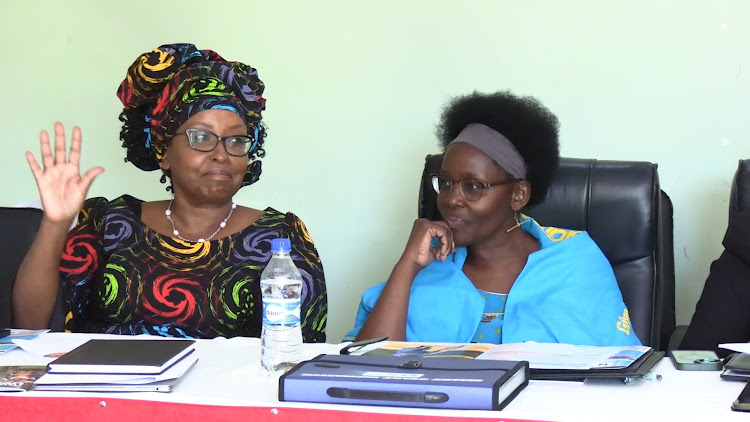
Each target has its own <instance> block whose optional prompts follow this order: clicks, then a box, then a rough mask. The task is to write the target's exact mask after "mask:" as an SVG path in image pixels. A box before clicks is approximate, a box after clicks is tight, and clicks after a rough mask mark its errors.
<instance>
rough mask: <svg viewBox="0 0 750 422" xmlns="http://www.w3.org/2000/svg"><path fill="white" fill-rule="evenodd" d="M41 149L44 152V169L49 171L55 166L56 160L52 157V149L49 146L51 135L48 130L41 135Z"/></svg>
mask: <svg viewBox="0 0 750 422" xmlns="http://www.w3.org/2000/svg"><path fill="white" fill-rule="evenodd" d="M39 149H40V150H41V151H42V164H43V165H44V168H45V169H47V168H50V167H52V166H53V165H55V158H54V157H53V156H52V149H51V148H50V146H49V133H47V131H46V130H43V131H41V132H40V133H39ZM35 161H36V160H35Z"/></svg>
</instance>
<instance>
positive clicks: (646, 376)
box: [622, 371, 662, 384]
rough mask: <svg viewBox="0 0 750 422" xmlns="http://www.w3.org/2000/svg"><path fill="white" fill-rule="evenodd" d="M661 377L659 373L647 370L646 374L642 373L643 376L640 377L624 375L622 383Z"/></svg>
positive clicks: (654, 379)
mask: <svg viewBox="0 0 750 422" xmlns="http://www.w3.org/2000/svg"><path fill="white" fill-rule="evenodd" d="M661 378H662V377H661V374H657V373H656V372H654V371H649V372H648V373H646V375H644V376H642V377H625V378H624V379H623V380H622V382H623V383H624V384H630V383H631V382H633V381H636V380H643V381H661Z"/></svg>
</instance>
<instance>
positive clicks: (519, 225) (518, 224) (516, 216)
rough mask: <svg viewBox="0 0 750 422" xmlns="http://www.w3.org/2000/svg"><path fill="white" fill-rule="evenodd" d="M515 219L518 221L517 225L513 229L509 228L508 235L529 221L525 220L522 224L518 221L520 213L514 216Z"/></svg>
mask: <svg viewBox="0 0 750 422" xmlns="http://www.w3.org/2000/svg"><path fill="white" fill-rule="evenodd" d="M513 219H515V220H516V225H515V226H513V227H511V228H509V229H508V230H506V231H505V232H506V233H510V232H512V231H513V230H515V229H517V228H518V227H521V224H524V223H526V222H527V221H529V220H528V219H526V220H524V221H523V223H521V222H520V221H518V213H517V212H516V213H514V214H513Z"/></svg>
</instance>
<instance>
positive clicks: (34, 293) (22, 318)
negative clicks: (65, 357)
mask: <svg viewBox="0 0 750 422" xmlns="http://www.w3.org/2000/svg"><path fill="white" fill-rule="evenodd" d="M69 227H70V225H69V224H67V223H60V222H54V221H50V220H47V219H46V218H43V219H42V222H41V224H40V226H39V231H38V232H37V235H36V237H35V238H34V242H33V243H32V244H31V248H29V251H28V252H27V253H26V257H25V258H24V259H23V262H22V263H21V266H20V267H19V268H18V273H17V275H16V280H15V283H14V284H13V302H12V303H13V307H12V308H13V326H14V327H17V328H27V329H39V328H47V327H48V326H49V321H50V317H51V316H52V311H53V310H54V308H55V303H56V301H57V291H58V288H59V266H60V256H61V255H62V251H63V248H64V247H65V241H66V239H67V236H68V228H69Z"/></svg>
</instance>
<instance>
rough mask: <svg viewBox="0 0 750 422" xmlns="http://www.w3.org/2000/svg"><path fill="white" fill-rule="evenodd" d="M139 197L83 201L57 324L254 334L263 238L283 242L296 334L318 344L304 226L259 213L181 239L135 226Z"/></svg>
mask: <svg viewBox="0 0 750 422" xmlns="http://www.w3.org/2000/svg"><path fill="white" fill-rule="evenodd" d="M142 202H143V201H141V200H139V199H136V198H134V197H132V196H128V195H124V196H121V197H119V198H117V199H114V200H112V201H107V200H106V199H105V198H91V199H88V200H86V202H85V204H84V207H83V210H82V211H81V214H80V216H79V219H78V225H77V226H76V227H75V228H74V229H73V230H72V231H71V232H70V234H69V236H68V241H67V244H66V246H65V249H64V251H63V255H62V259H61V261H60V279H61V284H62V289H63V294H64V298H65V303H64V305H63V307H64V311H65V315H66V316H65V328H66V329H67V330H70V331H74V332H96V333H115V334H142V333H147V334H154V335H162V336H171V337H194V338H212V337H217V336H224V337H234V336H247V337H260V331H261V325H262V324H261V314H262V304H261V295H260V274H261V272H262V271H263V269H264V268H265V266H266V264H267V263H268V261H269V260H270V259H271V250H270V249H271V239H273V238H276V237H289V238H290V239H291V242H292V253H291V255H292V259H293V260H294V263H295V264H296V265H297V268H298V269H299V271H300V273H301V274H302V278H303V280H304V281H303V285H302V311H301V319H302V337H303V339H304V341H305V342H324V341H325V339H326V335H325V328H326V317H327V312H328V306H327V296H326V286H325V279H324V276H323V266H322V264H321V262H320V258H319V257H318V252H317V250H316V249H315V245H314V244H313V242H312V239H311V238H310V235H309V234H308V233H307V230H306V228H305V225H304V224H303V223H302V221H301V220H300V219H299V218H297V216H295V215H294V214H292V213H286V214H284V213H281V212H279V211H276V210H275V209H273V208H266V209H265V212H264V213H263V216H262V217H261V218H260V219H259V220H258V221H256V222H255V223H254V224H252V225H250V226H248V227H247V228H245V229H244V230H242V231H240V232H239V233H235V234H233V235H231V236H228V237H224V238H221V239H216V240H211V241H209V242H203V243H189V242H183V241H181V240H179V239H176V238H172V237H169V236H166V235H163V234H160V233H157V232H155V231H153V230H151V229H150V228H149V227H148V226H146V225H144V224H143V223H142V222H141V218H140V217H141V204H142Z"/></svg>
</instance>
